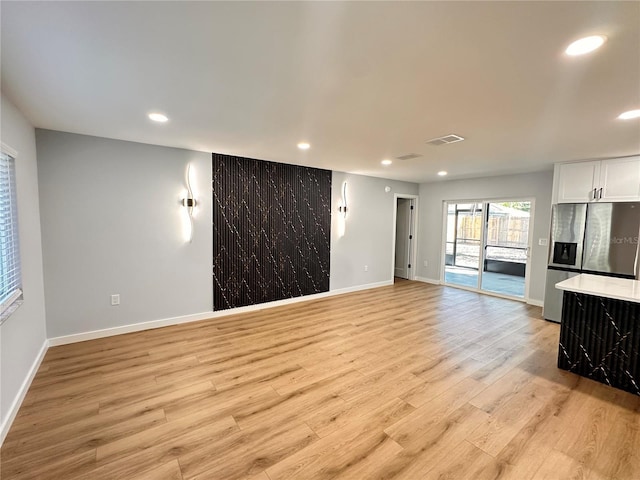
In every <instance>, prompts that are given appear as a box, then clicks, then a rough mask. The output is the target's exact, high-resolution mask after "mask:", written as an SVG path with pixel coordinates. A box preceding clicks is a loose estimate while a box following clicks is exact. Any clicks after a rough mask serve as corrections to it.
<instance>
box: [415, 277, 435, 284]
mask: <svg viewBox="0 0 640 480" xmlns="http://www.w3.org/2000/svg"><path fill="white" fill-rule="evenodd" d="M416 280H417V281H418V282H424V283H432V284H434V285H440V280H436V279H435V278H427V277H416Z"/></svg>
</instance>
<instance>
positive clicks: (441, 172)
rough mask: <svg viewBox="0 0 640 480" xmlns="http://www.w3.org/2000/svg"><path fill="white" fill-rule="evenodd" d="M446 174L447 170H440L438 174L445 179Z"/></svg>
mask: <svg viewBox="0 0 640 480" xmlns="http://www.w3.org/2000/svg"><path fill="white" fill-rule="evenodd" d="M446 174H447V172H446V170H440V171H439V172H438V175H439V176H441V177H444V176H445V175H446Z"/></svg>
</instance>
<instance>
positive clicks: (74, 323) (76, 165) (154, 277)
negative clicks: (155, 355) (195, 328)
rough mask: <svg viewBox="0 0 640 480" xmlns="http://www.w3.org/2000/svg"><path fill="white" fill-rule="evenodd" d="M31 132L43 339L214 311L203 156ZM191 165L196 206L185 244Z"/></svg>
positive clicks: (207, 157)
mask: <svg viewBox="0 0 640 480" xmlns="http://www.w3.org/2000/svg"><path fill="white" fill-rule="evenodd" d="M36 139H37V146H38V173H39V182H40V209H41V217H42V240H43V253H44V275H45V294H46V307H47V334H48V337H49V338H54V337H59V336H66V335H71V334H78V333H84V332H90V331H94V330H100V329H107V328H114V327H122V326H125V325H130V324H137V323H141V322H146V321H156V320H162V319H166V318H172V317H179V316H185V315H193V314H199V313H202V312H210V311H211V309H212V277H211V256H212V252H211V244H212V243H211V242H212V231H211V230H212V228H211V154H210V153H203V152H193V151H188V150H182V149H177V148H167V147H159V146H153V145H146V144H141V143H133V142H124V141H119V140H109V139H106V138H99V137H90V136H85V135H76V134H70V133H63V132H55V131H51V130H37V131H36ZM189 163H191V164H192V165H193V166H194V173H195V179H196V185H194V186H193V189H194V195H195V197H196V200H197V201H198V205H197V207H196V221H195V230H194V237H193V242H192V243H185V241H184V237H183V232H182V215H183V213H184V207H182V206H181V205H180V199H181V198H182V196H183V194H184V192H185V190H186V186H185V179H184V178H185V170H186V167H187V164H189ZM116 293H117V294H120V298H121V304H120V305H119V306H115V307H114V306H111V299H110V296H111V294H116Z"/></svg>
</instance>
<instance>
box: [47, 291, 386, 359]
mask: <svg viewBox="0 0 640 480" xmlns="http://www.w3.org/2000/svg"><path fill="white" fill-rule="evenodd" d="M388 285H393V280H386V281H384V282H377V283H368V284H365V285H357V286H355V287H347V288H340V289H337V290H330V291H328V292H322V293H316V294H313V295H305V296H302V297H294V298H285V299H284V300H277V301H275V302H268V303H260V304H257V305H248V306H246V307H238V308H230V309H229V310H219V311H210V312H202V313H195V314H191V315H183V316H180V317H171V318H162V319H159V320H151V321H149V322H141V323H132V324H129V325H122V326H120V327H112V328H104V329H101V330H93V331H90V332H82V333H73V334H71V335H63V336H60V337H54V338H50V339H49V345H50V346H51V347H55V346H58V345H67V344H70V343H77V342H84V341H87V340H95V339H96V338H104V337H112V336H114V335H122V334H125V333H132V332H140V331H142V330H151V329H154V328H161V327H167V326H170V325H178V324H181V323H189V322H198V321H200V320H208V319H212V318H219V317H226V316H228V315H237V314H239V313H246V312H255V311H258V310H264V309H266V308H274V307H280V306H283V305H290V304H293V303H299V302H308V301H311V300H317V299H320V298H326V297H332V296H334V295H342V294H345V293H351V292H357V291H359V290H369V289H371V288H378V287H385V286H388Z"/></svg>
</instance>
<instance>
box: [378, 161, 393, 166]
mask: <svg viewBox="0 0 640 480" xmlns="http://www.w3.org/2000/svg"><path fill="white" fill-rule="evenodd" d="M380 163H381V164H382V165H391V164H392V163H393V162H392V161H391V160H382V161H381V162H380Z"/></svg>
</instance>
